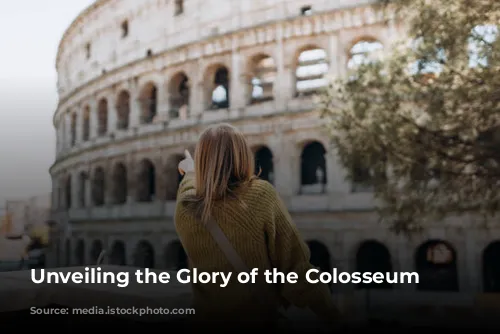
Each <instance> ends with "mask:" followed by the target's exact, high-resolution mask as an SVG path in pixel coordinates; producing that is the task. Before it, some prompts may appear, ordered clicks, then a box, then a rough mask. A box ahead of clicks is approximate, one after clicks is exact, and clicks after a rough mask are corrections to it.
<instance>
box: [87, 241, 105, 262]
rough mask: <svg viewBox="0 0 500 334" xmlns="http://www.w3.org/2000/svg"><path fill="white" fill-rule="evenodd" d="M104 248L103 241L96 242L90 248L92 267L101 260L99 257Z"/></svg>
mask: <svg viewBox="0 0 500 334" xmlns="http://www.w3.org/2000/svg"><path fill="white" fill-rule="evenodd" d="M103 249H104V246H103V244H102V241H101V240H94V241H93V242H92V246H90V265H95V264H96V263H97V260H98V259H99V255H101V252H102V251H103Z"/></svg>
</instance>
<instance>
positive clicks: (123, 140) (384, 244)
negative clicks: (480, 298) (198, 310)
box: [50, 0, 500, 291]
mask: <svg viewBox="0 0 500 334" xmlns="http://www.w3.org/2000/svg"><path fill="white" fill-rule="evenodd" d="M209 2H214V1H208V0H186V1H177V0H175V1H174V0H170V1H158V0H144V1H140V2H138V1H136V0H119V1H118V0H100V1H96V2H95V4H93V5H92V6H90V7H89V8H88V9H87V10H85V11H84V12H83V13H82V14H81V15H80V16H79V17H78V18H77V19H76V20H75V21H74V22H73V23H72V25H71V26H70V27H69V28H68V30H67V31H66V33H65V34H64V36H63V38H62V41H61V44H60V46H59V50H58V55H57V63H56V67H57V70H58V90H59V95H60V101H59V105H58V108H57V110H56V112H55V114H54V120H53V121H54V126H55V129H56V132H57V148H56V150H57V154H56V161H55V163H54V165H53V166H52V167H51V169H50V173H51V176H52V180H53V199H52V202H53V221H54V222H56V223H57V230H56V231H57V232H56V233H55V241H56V242H55V246H54V247H55V248H53V250H54V252H53V253H52V255H54V256H52V264H53V265H66V264H85V263H93V262H95V260H96V258H97V256H98V255H99V253H100V251H101V250H102V249H107V250H108V252H109V261H110V262H112V263H118V264H133V265H142V266H151V267H156V268H165V269H166V268H179V267H182V266H185V255H183V251H182V247H180V244H179V242H178V239H177V237H176V234H175V230H174V225H173V221H172V217H173V214H174V208H175V193H176V190H177V185H178V181H179V178H178V174H177V170H176V167H177V163H178V161H179V159H180V157H181V154H182V152H183V151H184V149H185V148H188V149H192V148H193V147H194V145H195V143H196V139H197V136H198V134H199V133H200V131H201V130H202V129H203V128H204V127H205V126H207V125H208V124H212V123H217V122H221V121H224V122H230V123H232V124H233V125H235V126H237V127H239V128H240V129H241V130H242V131H243V132H244V133H245V134H246V135H247V136H248V139H249V141H250V142H251V144H252V146H253V147H254V148H255V152H256V155H257V156H258V160H260V167H261V168H262V172H263V174H262V175H263V176H264V177H265V178H267V179H269V180H270V181H271V182H272V183H273V184H274V186H275V187H276V189H277V190H278V191H279V193H280V194H281V195H282V197H283V199H284V201H285V202H286V204H287V205H288V207H289V209H290V211H291V213H292V215H293V218H294V220H295V222H296V224H297V225H298V226H299V228H300V229H301V231H302V232H303V235H304V237H305V238H306V240H308V242H309V245H310V247H311V252H312V260H311V261H313V262H315V264H317V265H318V266H320V267H322V268H323V269H325V270H326V269H329V268H332V267H338V268H339V269H341V270H345V271H357V270H361V269H360V268H361V267H362V268H365V269H363V270H367V268H372V269H373V268H379V269H384V268H385V269H387V268H388V266H390V268H392V270H397V271H414V270H416V268H417V269H418V270H419V272H424V271H426V270H427V271H426V273H427V272H429V271H430V270H431V269H432V266H431V267H425V268H427V269H425V268H424V267H422V264H418V263H420V262H422V261H424V262H425V260H426V259H427V260H429V259H430V257H432V254H434V253H435V252H438V251H439V250H440V248H439V247H437V248H435V249H436V250H435V251H429V250H428V249H424V251H423V253H422V252H419V251H417V249H420V250H422V249H423V248H419V247H420V246H421V245H428V244H426V243H425V242H426V241H435V243H434V244H438V242H444V244H446V245H448V246H449V249H448V250H446V248H445V252H447V251H449V252H450V254H451V257H453V261H447V262H446V261H445V262H446V264H442V267H440V268H441V269H440V270H444V272H446V274H445V276H446V277H447V278H446V279H445V281H446V280H447V281H446V282H447V283H443V282H442V279H441V281H440V282H441V283H440V282H437V283H436V284H437V285H436V284H435V285H434V288H436V286H441V287H442V286H443V284H444V286H445V287H444V288H442V289H444V290H446V289H447V290H457V289H460V290H468V291H481V290H483V288H484V289H486V290H488V289H490V288H487V287H486V285H487V284H486V285H485V283H484V281H485V280H483V279H482V277H483V267H484V266H483V260H482V259H483V250H484V249H485V248H486V247H487V246H488V245H489V244H491V243H492V242H493V241H494V240H495V238H496V239H500V229H499V228H498V227H490V228H488V229H476V228H469V227H468V226H469V225H470V224H471V219H472V218H470V219H469V218H464V219H460V220H457V219H454V220H450V222H439V224H436V225H435V226H430V227H429V228H428V229H427V230H426V231H425V232H424V234H423V235H420V236H416V237H414V238H413V239H411V240H407V239H406V238H405V237H402V236H396V235H394V234H392V233H391V232H389V231H388V230H387V229H386V228H385V227H381V226H380V225H378V224H377V217H376V215H375V213H374V212H373V204H374V202H373V196H372V194H371V193H370V191H369V189H363V188H360V187H357V186H356V185H355V184H349V183H347V182H346V181H345V179H344V172H343V170H342V169H341V168H340V167H339V164H338V163H337V158H336V156H335V153H334V152H335V150H334V149H333V148H332V147H330V144H329V141H328V138H327V136H326V134H325V133H324V130H323V127H322V122H321V119H320V118H319V115H318V113H317V112H316V111H315V110H314V99H313V95H311V94H310V93H311V92H313V91H314V88H315V87H318V86H321V85H324V84H325V82H327V81H326V80H328V79H329V78H335V77H341V76H345V75H346V74H347V71H348V69H349V67H351V66H355V64H356V62H358V61H360V59H361V58H363V57H368V51H366V50H368V49H367V46H370V45H371V46H372V51H370V52H373V50H378V49H379V47H381V48H383V49H387V48H390V45H391V43H392V42H394V41H395V40H397V39H398V38H401V37H404V26H403V25H402V24H399V23H397V22H395V21H389V22H387V21H385V20H384V17H383V15H382V12H380V11H379V10H377V9H375V8H374V7H372V6H370V3H371V2H372V1H362V0H358V1H353V0H338V1H330V0H315V1H304V0H268V1H257V0H252V1H247V0H238V1H235V0H216V5H215V4H214V3H209ZM360 57H361V58H360ZM302 72H304V73H306V72H307V73H306V74H304V73H302ZM217 91H218V92H219V93H221V92H222V95H221V94H219V95H220V96H222V97H220V96H219V97H216V96H215V95H216V94H215V93H214V92H217ZM366 241H368V243H366ZM362 245H364V246H363V247H361V246H362ZM66 250H67V251H66ZM363 252H364V253H363ZM63 253H65V255H64V256H63V255H61V254H63ZM420 253H422V254H424V255H423V260H422V259H420V257H422V256H420V255H418V254H420ZM363 254H368V260H366V256H365V255H363ZM370 254H372V256H374V255H373V254H378V257H376V258H373V259H372V260H370ZM485 254H486V253H485ZM363 256H365V260H360V258H362V257H363ZM419 261H420V262H419ZM367 263H368V264H367ZM370 263H378V265H379V266H378V267H376V265H375V267H373V266H372V267H370ZM417 264H418V265H417ZM434 265H435V266H437V267H439V265H440V263H439V261H437V260H434ZM363 266H364V267H363ZM384 266H385V267H384ZM429 268H431V269H429ZM443 268H444V269H443ZM423 275H427V276H426V277H428V278H425V279H424V280H427V281H429V282H431V283H428V284H429V285H432V284H434V283H435V282H434V281H436V278H435V277H434V276H432V274H425V273H424V274H423ZM490 276H491V275H490ZM433 277H434V278H433ZM433 280H434V281H433ZM437 280H438V281H439V279H437ZM432 282H434V283H432ZM450 282H451V283H450ZM453 282H455V283H453ZM440 284H441V285H440ZM438 288H439V287H438ZM438 288H436V289H438ZM398 289H409V290H413V289H416V287H415V286H413V285H403V286H399V287H398ZM490 290H491V289H490Z"/></svg>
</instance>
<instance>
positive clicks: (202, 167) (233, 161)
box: [185, 123, 256, 223]
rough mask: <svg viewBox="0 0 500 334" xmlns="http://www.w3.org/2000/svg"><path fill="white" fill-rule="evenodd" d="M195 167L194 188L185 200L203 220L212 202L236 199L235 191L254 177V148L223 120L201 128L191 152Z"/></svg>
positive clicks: (211, 207) (208, 213) (209, 211)
mask: <svg viewBox="0 0 500 334" xmlns="http://www.w3.org/2000/svg"><path fill="white" fill-rule="evenodd" d="M194 169H195V189H196V190H195V193H194V194H193V195H192V196H187V197H186V199H185V202H186V204H187V205H188V206H189V207H190V208H191V209H192V210H193V211H194V212H195V215H196V217H197V218H199V219H201V220H202V221H203V222H204V223H206V222H207V221H208V219H210V217H211V215H212V210H213V207H214V203H215V202H217V201H221V200H222V201H225V200H227V199H235V200H238V199H239V198H238V192H239V191H241V190H243V189H244V188H245V187H246V186H248V185H249V184H250V182H251V181H252V180H254V179H255V178H256V176H255V175H254V173H255V162H254V156H253V152H252V150H251V149H250V147H249V145H248V143H247V141H246V139H245V137H244V135H243V134H242V133H241V132H240V131H238V129H236V128H235V127H233V126H232V125H230V124H226V123H223V124H219V125H215V126H211V127H209V128H207V129H206V130H205V131H203V133H202V134H201V136H200V138H199V140H198V143H197V145H196V149H195V153H194Z"/></svg>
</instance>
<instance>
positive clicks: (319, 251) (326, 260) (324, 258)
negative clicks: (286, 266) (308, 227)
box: [307, 240, 332, 271]
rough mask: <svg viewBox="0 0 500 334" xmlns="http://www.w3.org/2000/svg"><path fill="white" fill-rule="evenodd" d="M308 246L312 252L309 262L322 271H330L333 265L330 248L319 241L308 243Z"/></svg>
mask: <svg viewBox="0 0 500 334" xmlns="http://www.w3.org/2000/svg"><path fill="white" fill-rule="evenodd" d="M307 246H308V247H309V251H310V252H311V259H310V260H309V261H310V262H311V264H312V265H313V266H315V267H318V268H319V269H320V270H321V271H330V270H331V268H332V267H331V266H332V263H331V257H330V252H329V251H328V248H327V247H326V246H325V245H324V244H323V243H322V242H320V241H317V240H309V241H307Z"/></svg>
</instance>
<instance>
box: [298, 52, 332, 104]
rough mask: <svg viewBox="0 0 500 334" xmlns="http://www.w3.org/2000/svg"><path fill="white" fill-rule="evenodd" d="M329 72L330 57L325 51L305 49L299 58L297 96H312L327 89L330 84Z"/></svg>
mask: <svg viewBox="0 0 500 334" xmlns="http://www.w3.org/2000/svg"><path fill="white" fill-rule="evenodd" d="M328 71H329V65H328V56H327V53H326V51H325V50H323V49H321V48H317V47H309V48H306V49H304V50H303V51H302V52H300V54H299V56H298V58H297V68H296V71H295V79H296V85H295V89H296V95H297V96H306V95H310V94H313V93H315V92H316V91H318V89H320V88H323V87H325V86H326V85H327V84H328V81H327V79H326V75H327V74H328Z"/></svg>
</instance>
